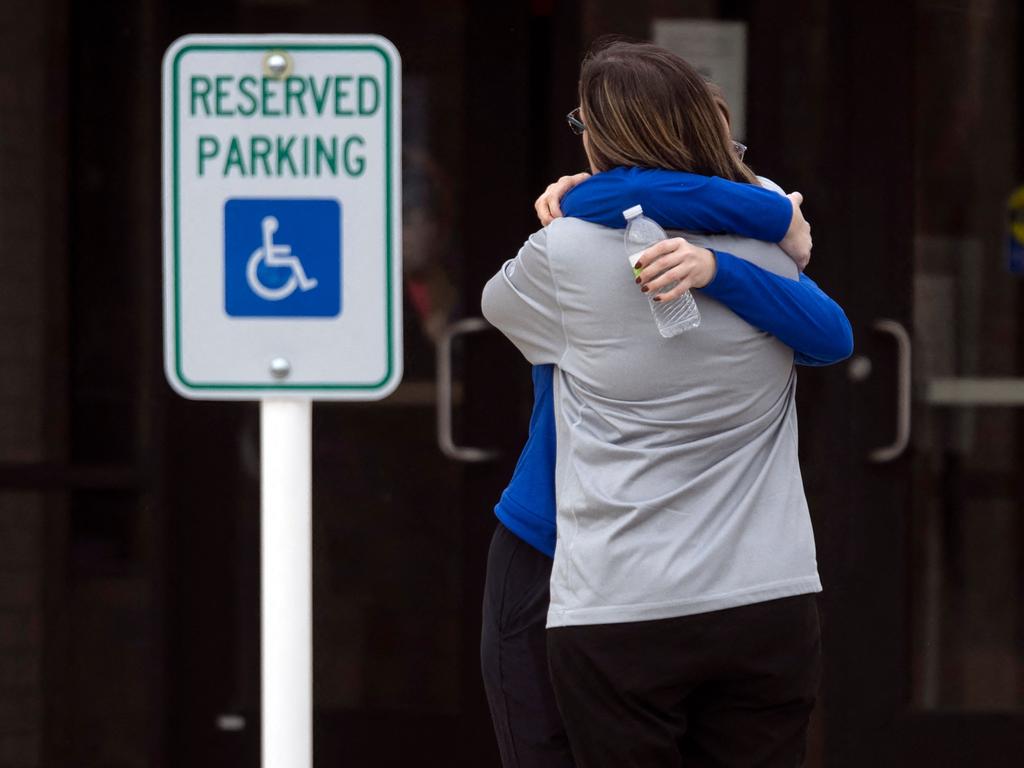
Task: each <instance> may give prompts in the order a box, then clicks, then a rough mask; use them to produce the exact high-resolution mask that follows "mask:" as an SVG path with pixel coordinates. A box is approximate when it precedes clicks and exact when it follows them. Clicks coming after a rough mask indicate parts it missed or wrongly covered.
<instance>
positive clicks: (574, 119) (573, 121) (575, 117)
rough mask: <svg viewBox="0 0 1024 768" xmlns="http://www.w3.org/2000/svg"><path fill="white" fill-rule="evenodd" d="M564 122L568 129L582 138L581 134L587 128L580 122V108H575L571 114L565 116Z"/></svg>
mask: <svg viewBox="0 0 1024 768" xmlns="http://www.w3.org/2000/svg"><path fill="white" fill-rule="evenodd" d="M565 120H566V122H567V123H569V129H570V130H571V131H572V132H573V133H575V134H576V135H577V136H582V135H583V132H584V131H585V130H587V126H585V125H584V124H583V121H582V120H580V108H579V107H576V109H574V110H573V111H572V112H570V113H569V114H568V115H566V116H565Z"/></svg>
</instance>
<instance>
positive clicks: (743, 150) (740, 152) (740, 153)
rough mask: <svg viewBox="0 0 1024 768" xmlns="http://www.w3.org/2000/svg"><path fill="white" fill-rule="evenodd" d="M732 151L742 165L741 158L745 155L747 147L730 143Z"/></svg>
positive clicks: (736, 142) (737, 143) (735, 142)
mask: <svg viewBox="0 0 1024 768" xmlns="http://www.w3.org/2000/svg"><path fill="white" fill-rule="evenodd" d="M732 151H733V152H735V153H736V159H737V160H739V161H740V162H741V163H742V162H743V156H744V155H745V154H747V145H746V144H740V143H739V142H738V141H734V142H733V143H732Z"/></svg>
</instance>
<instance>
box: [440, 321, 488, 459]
mask: <svg viewBox="0 0 1024 768" xmlns="http://www.w3.org/2000/svg"><path fill="white" fill-rule="evenodd" d="M490 329H491V324H490V323H488V322H487V321H486V320H484V319H483V318H482V317H467V318H465V319H464V320H459V321H457V322H454V323H452V324H451V325H449V326H448V327H447V328H446V329H445V331H444V333H443V334H442V336H441V340H440V342H438V345H437V444H438V446H439V447H440V448H441V452H442V453H444V455H445V456H447V457H448V458H451V459H456V460H457V461H468V462H480V461H490V460H491V459H495V458H497V457H498V452H497V451H490V450H487V449H484V448H473V447H470V446H462V445H456V444H455V440H454V439H453V438H452V341H453V340H454V339H455V337H457V336H463V335H466V334H470V333H479V332H480V331H487V330H490Z"/></svg>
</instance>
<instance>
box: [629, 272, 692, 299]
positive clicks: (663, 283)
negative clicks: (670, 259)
mask: <svg viewBox="0 0 1024 768" xmlns="http://www.w3.org/2000/svg"><path fill="white" fill-rule="evenodd" d="M657 266H658V265H657V264H653V265H651V267H650V268H651V269H654V268H655V267H657ZM692 271H693V265H692V264H690V263H683V264H678V265H676V266H674V267H670V268H669V269H666V270H665V271H663V272H662V273H661V274H660V275H658V276H656V277H653V278H652V279H650V280H646V281H645V280H643V276H642V275H641V281H640V290H641V291H643V292H644V293H649V294H657V293H658V292H659V291H661V290H663V289H664V288H666V287H667V286H669V285H672V283H674V282H676V281H679V283H680V284H681V285H682V284H684V283H685V285H686V287H685V288H683V290H682V291H679V293H677V294H676V295H677V296H682V295H683V292H684V291H686V290H687V289H688V288H689V287H690V283H691V282H692V279H691V273H692ZM674 290H675V289H674V288H673V291H674ZM660 298H661V299H662V300H666V299H667V298H668V294H663V295H661V297H660Z"/></svg>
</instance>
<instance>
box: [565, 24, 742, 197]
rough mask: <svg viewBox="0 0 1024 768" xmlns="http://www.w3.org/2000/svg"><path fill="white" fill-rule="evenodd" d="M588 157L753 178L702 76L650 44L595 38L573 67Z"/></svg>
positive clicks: (600, 162) (600, 165)
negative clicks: (576, 73)
mask: <svg viewBox="0 0 1024 768" xmlns="http://www.w3.org/2000/svg"><path fill="white" fill-rule="evenodd" d="M580 106H581V107H582V108H583V116H584V122H585V123H586V130H587V143H588V146H589V150H590V155H591V161H592V162H593V164H594V166H595V167H596V168H597V170H599V171H606V170H608V169H609V168H614V167H616V166H620V165H621V166H634V167H640V168H665V169H669V170H676V171H688V172H690V173H699V174H702V175H705V176H721V177H722V178H725V179H730V180H731V181H740V182H747V183H756V177H755V176H754V173H753V172H752V171H751V170H750V169H749V168H748V167H747V166H745V165H744V164H743V163H742V162H741V161H740V159H739V158H738V157H737V156H736V154H735V152H734V151H733V147H732V140H731V138H730V137H729V134H728V130H727V128H726V126H725V124H724V123H723V121H722V116H721V113H720V111H719V108H718V106H717V105H716V104H715V101H714V99H713V97H712V95H711V92H710V91H709V89H708V86H707V84H706V83H705V82H704V79H703V78H702V77H701V76H700V75H699V74H697V72H696V70H694V68H693V67H692V66H690V65H689V64H687V63H686V62H685V61H684V60H683V59H681V58H680V57H679V56H676V55H675V54H674V53H672V52H671V51H667V50H665V49H664V48H659V47H658V46H656V45H652V44H650V43H631V42H622V41H615V42H611V43H600V44H598V45H597V46H595V48H593V49H592V50H591V52H590V53H589V54H587V57H586V58H585V59H584V60H583V65H582V67H581V68H580Z"/></svg>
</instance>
